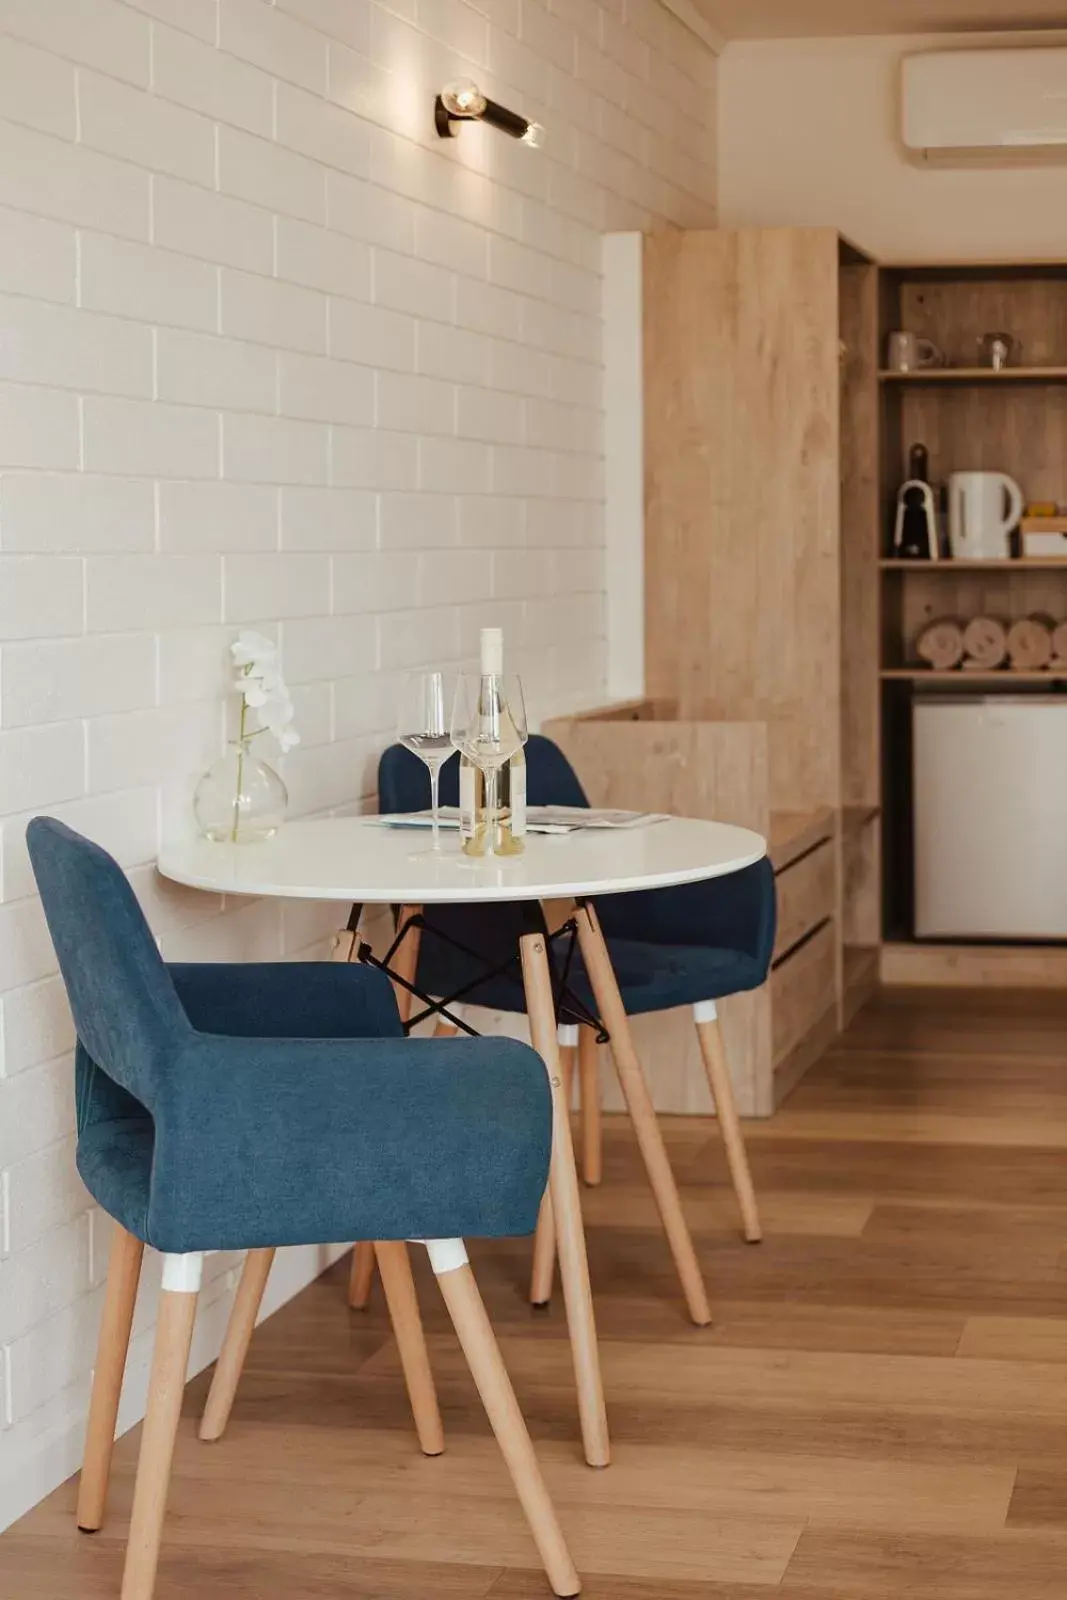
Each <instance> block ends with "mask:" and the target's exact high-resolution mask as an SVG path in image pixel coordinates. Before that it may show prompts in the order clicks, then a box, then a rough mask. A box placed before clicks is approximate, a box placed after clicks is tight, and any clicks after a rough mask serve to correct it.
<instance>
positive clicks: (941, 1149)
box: [0, 991, 1067, 1600]
mask: <svg viewBox="0 0 1067 1600" xmlns="http://www.w3.org/2000/svg"><path fill="white" fill-rule="evenodd" d="M749 1137H750V1149H751V1154H752V1160H753V1166H754V1170H755V1177H756V1183H757V1188H758V1191H759V1194H760V1198H761V1202H762V1207H763V1217H764V1225H765V1230H766V1239H765V1242H764V1243H763V1244H762V1245H760V1246H756V1247H752V1246H746V1245H745V1244H743V1243H742V1241H741V1239H740V1236H739V1234H738V1233H737V1231H736V1229H735V1220H734V1212H733V1207H732V1204H731V1199H730V1194H729V1190H728V1188H727V1186H726V1182H725V1174H724V1169H723V1162H722V1155H721V1150H720V1148H719V1145H718V1142H717V1139H716V1137H715V1132H714V1127H713V1126H712V1125H709V1124H707V1123H704V1122H698V1121H695V1120H694V1121H678V1122H675V1123H673V1124H672V1125H671V1129H670V1143H671V1151H672V1155H673V1159H674V1161H675V1165H676V1169H677V1171H678V1174H679V1176H680V1178H681V1181H682V1183H683V1185H684V1193H685V1200H686V1204H687V1207H688V1210H689V1214H690V1216H691V1218H692V1221H693V1224H694V1226H695V1228H696V1229H697V1230H698V1246H699V1250H700V1255H701V1259H702V1262H703V1265H704V1268H705V1272H706V1276H707V1280H708V1285H709V1288H710V1290H711V1294H712V1300H713V1305H714V1308H715V1313H716V1323H715V1326H714V1327H713V1328H711V1329H706V1330H704V1331H698V1330H696V1329H694V1328H692V1327H690V1326H689V1325H687V1323H686V1322H685V1320H684V1318H683V1314H682V1310H681V1304H680V1297H679V1294H678V1290H677V1286H676V1284H675V1281H674V1279H673V1276H672V1273H671V1269H670V1264H669V1261H668V1257H667V1251H666V1247H665V1245H664V1243H663V1240H662V1238H661V1236H660V1234H659V1232H658V1230H657V1228H656V1224H655V1217H654V1214H653V1210H652V1206H651V1202H650V1200H649V1198H648V1195H647V1192H646V1190H645V1187H644V1185H643V1183H642V1181H641V1177H640V1172H639V1168H638V1164H637V1161H636V1158H635V1154H634V1149H633V1144H632V1141H631V1139H630V1137H629V1135H628V1133H627V1131H626V1128H625V1127H624V1126H623V1125H621V1124H618V1123H616V1124H614V1125H613V1126H612V1128H611V1130H610V1133H609V1141H608V1151H607V1159H606V1173H605V1184H604V1187H603V1189H602V1190H600V1191H599V1192H597V1193H595V1194H589V1195H587V1197H586V1198H587V1212H588V1221H589V1241H590V1255H591V1261H592V1268H593V1281H594V1289H595V1292H596V1303H597V1313H598V1319H599V1326H600V1332H601V1337H602V1348H603V1358H604V1371H605V1378H606V1383H607V1390H608V1408H609V1416H610V1421H611V1426H612V1433H613V1440H614V1449H615V1461H614V1465H613V1466H612V1467H611V1468H610V1469H609V1470H608V1471H606V1472H600V1473H596V1472H592V1471H590V1470H589V1469H588V1468H586V1467H585V1466H584V1465H583V1464H582V1462H581V1459H580V1455H579V1449H578V1443H577V1432H578V1430H577V1418H576V1415H575V1407H574V1395H573V1388H572V1384H571V1374H570V1370H569V1366H570V1362H569V1355H568V1348H567V1344H566V1340H565V1337H564V1325H563V1317H562V1310H561V1307H560V1306H558V1305H556V1306H554V1307H553V1309H552V1310H551V1311H550V1312H548V1313H534V1312H531V1311H530V1310H529V1309H528V1307H527V1306H526V1305H525V1303H524V1299H523V1291H524V1285H525V1279H526V1273H527V1266H528V1261H529V1247H528V1245H525V1244H522V1243H505V1244H499V1245H493V1246H483V1247H481V1248H480V1249H478V1250H477V1251H476V1252H475V1265H476V1270H477V1271H478V1275H479V1278H480V1281H481V1284H482V1287H483V1291H484V1292H485V1295H486V1299H487V1301H488V1303H489V1306H490V1310H491V1313H492V1315H493V1317H494V1319H495V1322H496V1326H497V1328H498V1330H499V1332H500V1334H501V1337H502V1343H503V1346H504V1351H505V1355H506V1359H507V1361H508V1364H509V1366H510V1368H511V1372H512V1375H513V1377H514V1380H515V1384H516V1387H517V1389H518V1391H519V1396H520V1399H521V1401H522V1404H523V1406H524V1408H525V1411H526V1416H527V1418H528V1420H529V1423H530V1427H531V1430H532V1432H533V1434H534V1436H535V1438H536V1440H537V1442H538V1446H539V1449H540V1453H541V1458H542V1461H543V1463H544V1466H545V1470H546V1473H547V1476H548V1478H549V1481H550V1485H551V1487H552V1490H553V1492H554V1494H555V1496H556V1498H557V1502H558V1504H559V1507H560V1510H561V1514H562V1516H563V1520H564V1523H565V1526H566V1528H567V1531H568V1534H569V1537H570V1539H571V1543H572V1548H573V1553H574V1556H575V1558H576V1560H577V1563H578V1566H579V1568H580V1570H581V1571H582V1573H583V1575H584V1578H585V1594H586V1596H587V1600H764V1597H769V1596H771V1595H774V1596H776V1597H777V1600H898V1597H901V1596H908V1597H914V1600H1053V1597H1056V1600H1060V1597H1062V1596H1064V1595H1065V1594H1067V996H1057V995H1048V994H1046V995H1044V996H1028V995H1018V994H1016V995H1014V996H1003V995H997V994H990V993H986V994H982V993H969V994H963V995H959V994H957V995H951V994H945V993H939V992H925V993H916V992H907V991H898V992H897V993H896V994H894V995H892V996H891V997H884V998H882V999H880V1000H879V1001H878V1002H876V1003H875V1004H873V1005H872V1006H871V1007H869V1008H868V1009H867V1011H865V1012H864V1013H863V1014H862V1015H861V1016H860V1017H859V1018H858V1019H857V1021H856V1023H855V1024H854V1025H853V1027H852V1029H851V1030H850V1032H849V1034H848V1035H847V1036H846V1038H845V1039H844V1040H843V1041H842V1042H841V1044H840V1045H839V1046H838V1047H837V1048H835V1049H834V1050H833V1051H832V1052H831V1054H829V1055H828V1056H827V1057H826V1058H825V1060H824V1061H823V1062H822V1063H821V1065H820V1066H819V1067H818V1068H816V1069H815V1070H814V1071H813V1072H812V1073H811V1074H810V1076H809V1077H808V1079H807V1080H806V1081H805V1082H804V1083H803V1084H802V1085H801V1087H800V1088H799V1089H798V1090H797V1091H796V1093H795V1094H794V1096H793V1098H792V1099H791V1101H790V1103H789V1105H788V1107H787V1108H786V1109H785V1110H784V1111H783V1112H782V1113H781V1114H780V1115H779V1116H778V1117H777V1118H776V1119H775V1120H774V1121H773V1122H771V1123H769V1124H761V1125H758V1126H753V1127H751V1128H750V1130H749ZM344 1276H345V1274H344V1270H343V1267H342V1268H339V1269H336V1270H335V1271H334V1272H333V1273H332V1274H331V1275H329V1276H328V1277H326V1278H323V1279H322V1280H320V1281H319V1282H318V1283H316V1284H315V1285H313V1286H312V1287H311V1288H310V1289H309V1290H308V1291H307V1292H306V1293H304V1294H303V1295H302V1296H301V1297H300V1298H299V1299H298V1300H297V1301H295V1302H294V1303H293V1304H292V1305H291V1306H289V1307H288V1308H286V1310H284V1311H283V1312H282V1313H280V1314H279V1315H278V1316H277V1317H275V1318H274V1319H273V1320H272V1321H271V1322H269V1323H268V1324H266V1325H265V1326H264V1327H263V1328H262V1329H260V1331H259V1332H258V1333H257V1335H256V1337H255V1340H254V1342H253V1346H252V1352H251V1357H250V1362H249V1370H248V1373H247V1376H246V1379H245V1382H244V1385H243V1388H242V1390H241V1392H240V1395H239V1398H238V1402H237V1407H236V1410H235V1413H234V1418H233V1422H232V1424H231V1428H230V1431H229V1433H228V1435H227V1436H226V1438H225V1439H224V1441H223V1442H222V1443H221V1444H218V1445H201V1444H199V1443H198V1442H197V1440H196V1438H195V1434H194V1425H195V1419H196V1417H197V1415H198V1413H199V1410H200V1408H201V1406H202V1403H203V1400H204V1396H205V1393H206V1378H205V1379H199V1380H197V1381H196V1382H195V1383H193V1384H192V1385H191V1386H190V1388H189V1392H188V1397H187V1405H186V1416H185V1419H184V1421H183V1431H182V1438H181V1442H180V1446H179V1455H178V1462H177V1474H176V1480H175V1484H174V1490H173V1495H172V1503H171V1515H170V1519H169V1523H168V1528H167V1540H166V1545H165V1550H164V1559H163V1565H162V1570H161V1574H160V1583H159V1588H158V1591H157V1594H158V1600H178V1597H179V1596H181V1597H191V1596H197V1597H203V1600H211V1597H213V1596H223V1595H225V1596H227V1597H228V1600H274V1597H278V1600H342V1597H344V1600H438V1597H441V1600H450V1597H459V1596H463V1597H465V1600H474V1597H491V1600H531V1597H541V1596H545V1595H547V1594H548V1590H547V1587H546V1585H545V1583H544V1580H543V1578H542V1576H541V1573H540V1571H539V1570H538V1569H537V1566H536V1561H535V1557H534V1554H533V1548H532V1545H531V1543H530V1540H529V1538H528V1535H527V1533H526V1530H525V1527H524V1525H523V1522H522V1519H521V1516H520V1514H519V1511H518V1508H517V1506H516V1505H515V1503H514V1501H513V1499H512V1497H511V1494H510V1492H509V1487H508V1484H507V1483H506V1481H505V1478H504V1473H503V1470H502V1467H501V1463H500V1461H499V1459H498V1457H497V1454H496V1451H495V1448H494V1445H493V1442H492V1440H491V1439H490V1437H489V1436H488V1433H487V1429H486V1424H485V1422H484V1419H483V1416H482V1414H481V1411H480V1409H479V1407H478V1404H477V1400H476V1397H475V1395H474V1392H473V1390H472V1387H471V1383H470V1380H469V1378H468V1376H467V1374H466V1372H465V1370H464V1368H463V1364H462V1361H461V1358H460V1356H459V1352H458V1349H457V1347H456V1345H455V1342H454V1340H453V1339H452V1337H451V1335H450V1334H449V1332H448V1331H447V1328H446V1324H445V1318H444V1314H443V1308H442V1306H441V1303H440V1299H439V1297H438V1296H437V1293H436V1290H435V1289H434V1286H433V1284H432V1282H431V1281H429V1280H428V1277H427V1275H426V1274H425V1273H423V1274H422V1275H421V1280H420V1281H421V1284H422V1287H423V1303H424V1307H425V1312H426V1317H427V1322H428V1325H429V1327H430V1330H431V1345H432V1353H433V1358H434V1365H435V1370H436V1373H437V1379H438V1383H439V1386H440V1393H441V1400H442V1407H443V1411H444V1417H445V1426H446V1430H447V1435H448V1445H449V1448H448V1451H447V1453H446V1454H445V1455H444V1456H443V1457H441V1458H440V1459H438V1460H432V1461H430V1460H425V1459H423V1458H422V1457H420V1456H419V1455H418V1453H417V1452H416V1449H415V1445H414V1441H413V1439H412V1436H411V1429H410V1426H409V1419H408V1412H407V1407H406V1404H405V1399H404V1393H403V1388H402V1383H401V1378H400V1373H399V1369H398V1365H397V1358H396V1351H395V1348H394V1346H393V1343H392V1340H391V1338H390V1335H389V1331H388V1327H387V1324H386V1321H385V1318H384V1315H383V1312H382V1308H381V1302H380V1296H379V1298H378V1299H377V1300H376V1302H375V1305H374V1308H373V1310H372V1311H371V1312H370V1313H369V1314H367V1315H363V1316H360V1315H357V1314H352V1313H349V1312H348V1311H347V1310H346V1308H345V1304H344V1293H343V1286H344ZM136 1447H137V1436H136V1435H131V1436H130V1437H128V1438H127V1439H126V1440H124V1441H123V1442H122V1444H121V1445H120V1447H119V1449H118V1452H117V1473H116V1479H115V1483H114V1492H113V1509H112V1515H111V1518H110V1521H109V1524H108V1527H107V1529H106V1530H105V1531H104V1532H103V1533H102V1534H99V1535H97V1536H96V1537H95V1538H91V1539H90V1538H84V1537H79V1536H78V1535H77V1534H76V1533H75V1532H74V1530H73V1521H72V1508H73V1503H74V1493H73V1487H72V1486H71V1485H67V1486H66V1487H65V1488H64V1489H62V1490H60V1491H59V1492H58V1493H57V1494H56V1495H54V1496H53V1497H52V1499H51V1500H50V1501H48V1502H47V1503H46V1504H45V1505H43V1506H41V1507H39V1508H38V1509H37V1510H36V1511H35V1512H34V1513H32V1515H31V1516H30V1517H28V1518H27V1519H26V1520H25V1521H24V1522H23V1523H21V1524H20V1525H19V1526H18V1527H16V1528H14V1529H12V1530H11V1531H10V1532H9V1533H8V1534H7V1535H6V1536H5V1537H4V1538H2V1539H0V1595H3V1596H4V1600H30V1597H33V1600H45V1597H47V1600H103V1597H105V1596H107V1597H113V1596H116V1595H117V1594H118V1583H119V1572H120V1563H121V1553H122V1542H123V1539H124V1537H125V1532H126V1519H127V1514H128V1509H129V1504H130V1492H131V1473H132V1468H133V1463H134V1459H135V1451H136Z"/></svg>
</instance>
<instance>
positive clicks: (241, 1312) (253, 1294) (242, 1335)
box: [200, 1250, 275, 1444]
mask: <svg viewBox="0 0 1067 1600" xmlns="http://www.w3.org/2000/svg"><path fill="white" fill-rule="evenodd" d="M274 1256H275V1252H274V1251H273V1250H250V1251H249V1252H248V1255H247V1256H246V1257H245V1264H244V1268H243V1270H242V1272H241V1282H240V1283H239V1285H238V1287H237V1296H236V1299H235V1300H234V1303H233V1310H232V1311H231V1312H230V1320H229V1323H228V1324H227V1327H226V1337H225V1339H224V1340H223V1341H222V1350H221V1351H220V1352H219V1359H218V1361H217V1362H216V1364H215V1376H214V1377H213V1378H212V1380H211V1389H210V1390H209V1392H208V1397H207V1405H206V1406H205V1407H204V1415H203V1416H202V1417H201V1419H200V1437H201V1439H203V1440H204V1441H205V1443H208V1444H212V1443H214V1441H215V1440H216V1439H221V1438H222V1435H223V1434H224V1433H225V1431H226V1424H227V1423H228V1422H229V1420H230V1412H231V1411H232V1410H233V1402H234V1396H235V1395H236V1394H237V1385H238V1384H239V1383H240V1381H241V1373H242V1372H243V1371H244V1364H245V1358H246V1356H247V1355H248V1346H249V1345H250V1344H251V1342H252V1334H253V1332H254V1331H255V1326H256V1318H257V1317H258V1316H259V1308H260V1306H261V1305H262V1304H263V1295H264V1292H265V1291H266V1287H267V1279H268V1278H269V1277H270V1269H271V1267H272V1266H273V1265H274Z"/></svg>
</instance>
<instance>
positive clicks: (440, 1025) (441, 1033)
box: [433, 1017, 459, 1039]
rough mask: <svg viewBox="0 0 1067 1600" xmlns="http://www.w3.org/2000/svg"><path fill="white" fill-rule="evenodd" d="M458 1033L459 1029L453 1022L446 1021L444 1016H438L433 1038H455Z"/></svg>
mask: <svg viewBox="0 0 1067 1600" xmlns="http://www.w3.org/2000/svg"><path fill="white" fill-rule="evenodd" d="M458 1034H459V1029H458V1028H457V1027H456V1025H455V1023H454V1022H446V1021H445V1019H444V1017H438V1019H437V1022H436V1024H435V1026H434V1030H433V1036H434V1038H435V1039H455V1038H456V1037H457V1036H458Z"/></svg>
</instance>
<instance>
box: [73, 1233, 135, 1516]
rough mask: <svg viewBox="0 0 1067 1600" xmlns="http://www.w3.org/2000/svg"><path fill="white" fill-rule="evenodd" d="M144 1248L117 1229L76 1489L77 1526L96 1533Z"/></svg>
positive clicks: (104, 1495)
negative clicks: (80, 1470)
mask: <svg viewBox="0 0 1067 1600" xmlns="http://www.w3.org/2000/svg"><path fill="white" fill-rule="evenodd" d="M143 1258H144V1245H143V1244H142V1243H141V1241H140V1239H135V1238H134V1236H133V1234H132V1233H127V1232H126V1230H125V1228H120V1227H119V1225H118V1223H117V1222H116V1223H115V1224H114V1231H113V1233H112V1235H111V1256H110V1259H109V1261H108V1268H107V1291H106V1296H105V1299H104V1316H103V1321H102V1322H101V1324H100V1337H99V1340H98V1343H97V1350H96V1369H95V1371H94V1373H93V1394H92V1400H91V1401H90V1404H89V1426H88V1429H87V1432H86V1437H85V1462H84V1465H83V1466H82V1475H81V1483H80V1484H79V1487H78V1527H79V1528H80V1529H81V1530H82V1532H83V1533H96V1532H97V1530H98V1529H100V1528H102V1527H103V1525H104V1508H105V1506H106V1504H107V1486H108V1480H109V1478H110V1476H111V1453H112V1450H113V1449H114V1447H115V1427H116V1425H117V1423H118V1415H119V1400H120V1398H121V1396H122V1379H123V1375H124V1374H125V1371H126V1356H127V1353H128V1351H129V1348H130V1329H131V1328H132V1326H133V1311H134V1306H135V1305H136V1303H137V1285H138V1283H139V1282H140V1278H141V1262H142V1260H143Z"/></svg>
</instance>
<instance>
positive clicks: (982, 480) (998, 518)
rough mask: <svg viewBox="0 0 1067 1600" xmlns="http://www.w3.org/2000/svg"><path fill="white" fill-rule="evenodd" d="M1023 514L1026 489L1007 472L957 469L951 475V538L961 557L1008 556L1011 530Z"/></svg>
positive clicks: (955, 553) (988, 558)
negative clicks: (962, 470) (960, 470)
mask: <svg viewBox="0 0 1067 1600" xmlns="http://www.w3.org/2000/svg"><path fill="white" fill-rule="evenodd" d="M1005 495H1006V496H1007V507H1006V508H1005ZM1022 514H1023V492H1022V490H1021V489H1020V488H1019V485H1018V484H1017V483H1016V482H1015V479H1014V478H1009V477H1008V474H1007V473H1006V472H953V473H952V474H951V476H950V477H949V480H948V538H949V548H950V550H951V551H952V554H953V556H954V557H955V558H956V559H957V560H960V559H963V558H969V559H970V560H972V561H1004V560H1006V559H1007V556H1008V534H1009V533H1010V532H1011V530H1012V528H1014V526H1015V524H1016V523H1017V522H1018V520H1019V518H1020V517H1021V516H1022Z"/></svg>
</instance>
